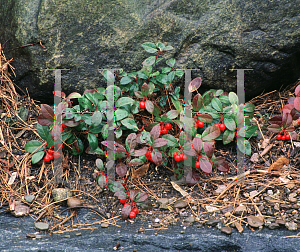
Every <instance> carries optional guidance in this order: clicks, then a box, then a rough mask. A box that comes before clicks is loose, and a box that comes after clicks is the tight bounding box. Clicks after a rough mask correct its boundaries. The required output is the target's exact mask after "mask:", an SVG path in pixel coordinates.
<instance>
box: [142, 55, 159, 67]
mask: <svg viewBox="0 0 300 252" xmlns="http://www.w3.org/2000/svg"><path fill="white" fill-rule="evenodd" d="M155 60H156V57H155V56H150V57H148V58H147V59H145V60H144V61H143V63H142V64H143V66H152V65H153V64H154V63H155Z"/></svg>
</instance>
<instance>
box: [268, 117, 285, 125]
mask: <svg viewBox="0 0 300 252" xmlns="http://www.w3.org/2000/svg"><path fill="white" fill-rule="evenodd" d="M268 122H269V123H270V124H277V125H279V126H280V127H281V126H282V116H279V115H278V116H273V117H272V118H270V119H269V120H268Z"/></svg>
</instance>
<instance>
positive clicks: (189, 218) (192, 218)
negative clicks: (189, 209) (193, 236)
mask: <svg viewBox="0 0 300 252" xmlns="http://www.w3.org/2000/svg"><path fill="white" fill-rule="evenodd" d="M185 221H186V222H189V223H193V222H195V217H194V216H190V217H188V218H186V219H185Z"/></svg>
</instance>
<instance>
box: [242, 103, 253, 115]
mask: <svg viewBox="0 0 300 252" xmlns="http://www.w3.org/2000/svg"><path fill="white" fill-rule="evenodd" d="M254 109H255V106H254V104H252V103H248V104H246V105H245V106H244V111H245V112H248V113H252V112H253V111H254Z"/></svg>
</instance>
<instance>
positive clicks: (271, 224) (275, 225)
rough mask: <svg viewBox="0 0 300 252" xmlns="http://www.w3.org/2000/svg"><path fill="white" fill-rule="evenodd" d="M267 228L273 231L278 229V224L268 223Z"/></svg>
mask: <svg viewBox="0 0 300 252" xmlns="http://www.w3.org/2000/svg"><path fill="white" fill-rule="evenodd" d="M267 227H268V228H269V229H271V230H273V229H277V228H279V224H278V223H270V224H269V225H268V226H267Z"/></svg>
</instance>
